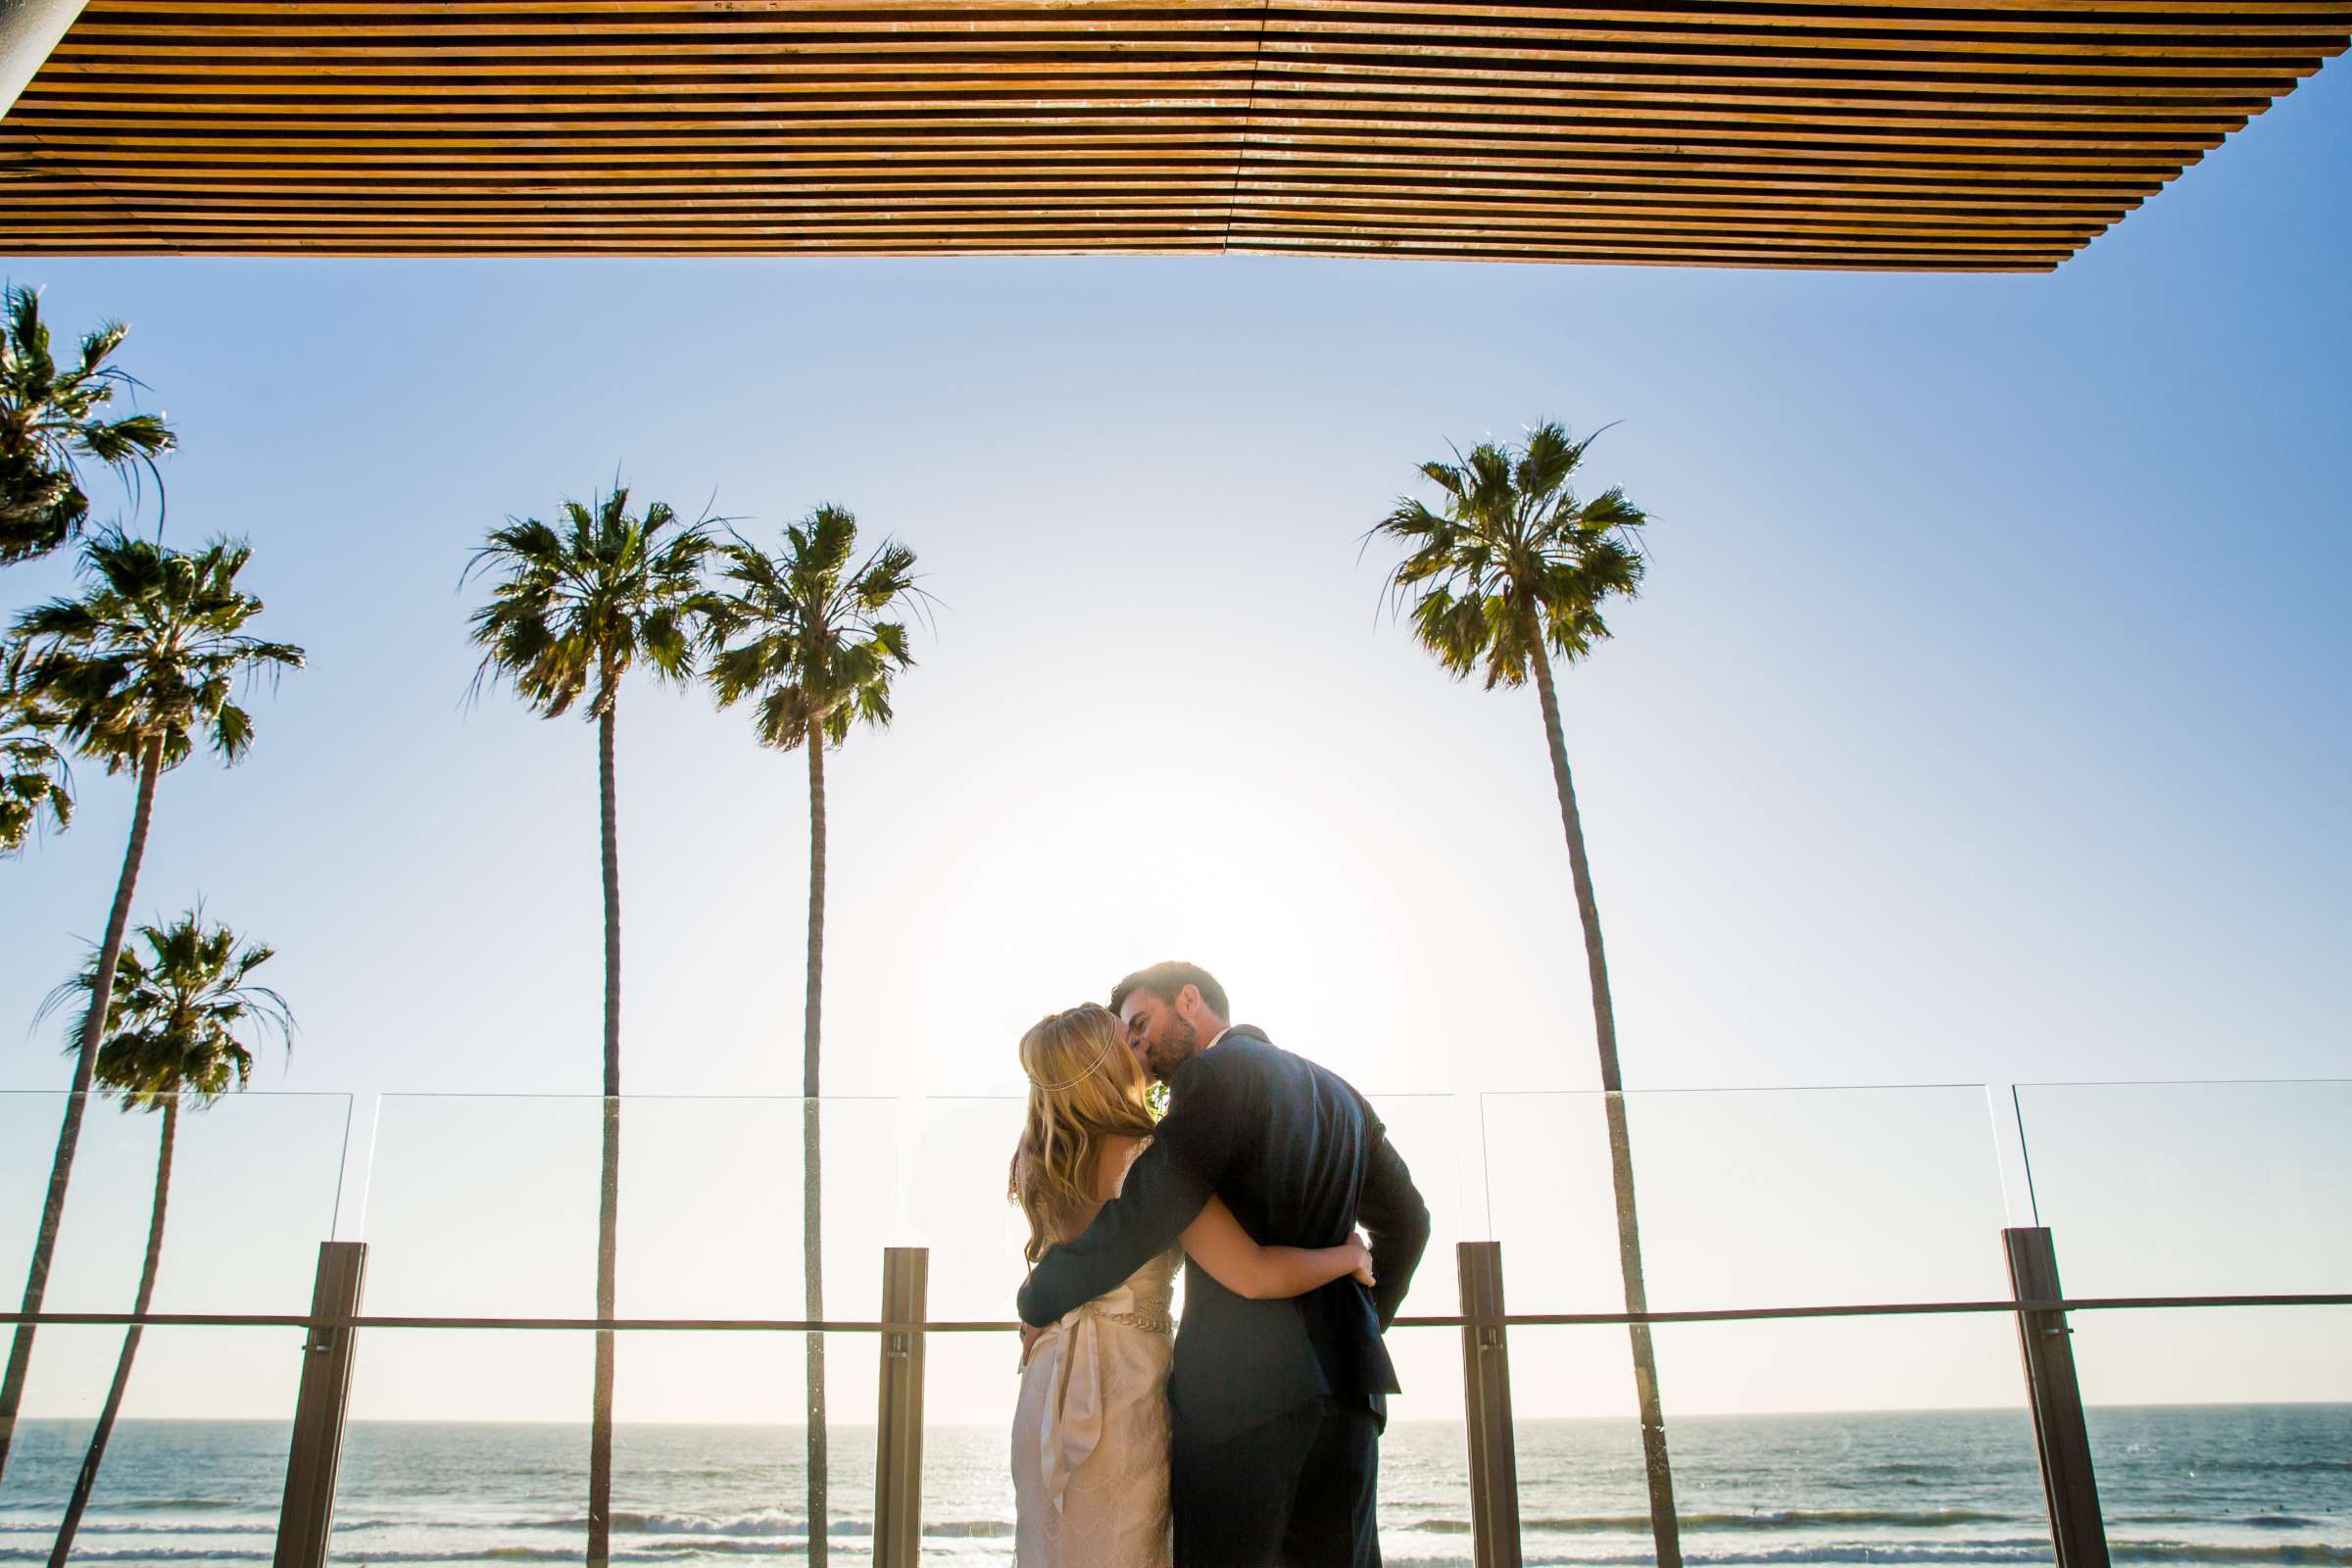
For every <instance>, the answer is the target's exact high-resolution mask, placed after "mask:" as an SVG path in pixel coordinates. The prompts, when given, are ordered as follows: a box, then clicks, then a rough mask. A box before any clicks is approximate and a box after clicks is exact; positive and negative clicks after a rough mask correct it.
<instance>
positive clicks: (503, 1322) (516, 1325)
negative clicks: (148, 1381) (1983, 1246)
mask: <svg viewBox="0 0 2352 1568" xmlns="http://www.w3.org/2000/svg"><path fill="white" fill-rule="evenodd" d="M2230 1306H2352V1293H2346V1292H2320V1293H2305V1294H2299V1295H2271V1296H2089V1297H2066V1298H2063V1299H2053V1300H2026V1301H2021V1300H2014V1299H2004V1300H1997V1301H1878V1302H1849V1303H1843V1304H1839V1305H1835V1306H1734V1307H1705V1308H1698V1309H1693V1310H1690V1311H1679V1312H1506V1313H1504V1314H1502V1315H1501V1316H1499V1317H1478V1316H1461V1315H1432V1316H1425V1317H1399V1318H1397V1320H1396V1322H1395V1323H1394V1324H1392V1325H1391V1326H1392V1327H1394V1328H1400V1329H1450V1328H1471V1327H1501V1328H1603V1327H1612V1326H1622V1325H1624V1324H1629V1323H1747V1322H1769V1321H1774V1320H1782V1319H1789V1318H1809V1317H1824V1318H1836V1317H1920V1316H1934V1315H1938V1314H1957V1313H1970V1312H2097V1311H2136V1310H2140V1309H2144V1308H2163V1307H2230ZM0 1323H31V1324H35V1325H38V1326H41V1327H48V1326H51V1325H55V1326H59V1327H71V1328H128V1327H132V1326H136V1327H140V1328H261V1329H526V1330H554V1331H559V1332H561V1331H573V1332H590V1331H612V1332H615V1333H634V1332H641V1331H657V1332H658V1331H663V1330H668V1331H673V1332H684V1333H697V1334H731V1333H779V1334H812V1333H813V1334H907V1333H920V1334H997V1333H1005V1334H1008V1333H1010V1332H1012V1331H1013V1330H1015V1329H1018V1328H1019V1327H1021V1325H1020V1324H1019V1323H1018V1322H1016V1321H1014V1320H1012V1319H1010V1318H1003V1319H997V1318H966V1319H942V1320H936V1321H935V1320H929V1319H926V1320H922V1321H918V1322H898V1321H894V1320H892V1319H887V1318H883V1319H865V1318H846V1319H835V1318H765V1317H720V1318H672V1317H613V1318H598V1317H446V1316H432V1317H385V1316H375V1315H371V1314H370V1315H359V1316H352V1317H312V1316H310V1315H308V1314H306V1313H301V1312H29V1313H28V1312H0Z"/></svg>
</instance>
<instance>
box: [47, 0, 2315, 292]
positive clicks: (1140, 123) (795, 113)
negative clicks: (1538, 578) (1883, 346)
mask: <svg viewBox="0 0 2352 1568" xmlns="http://www.w3.org/2000/svg"><path fill="white" fill-rule="evenodd" d="M2347 35H2352V0H2342V3H2334V4H2330V3H2325V0H2212V3H2209V4H2201V5H2191V4H2184V3H2179V0H2070V3H2062V4H2042V3H2039V0H1913V3H1909V4H1903V5H1888V4H1884V3H1879V0H1706V3H1691V4H1631V3H1617V4H1569V3H1561V0H1495V3H1479V0H1235V3H1231V4H1223V5H1212V4H1201V3H1199V0H858V3H854V4H851V3H842V4H814V3H809V0H447V3H442V4H431V3H424V0H181V3H177V4H161V3H154V0H91V4H90V6H89V8H88V10H87V11H86V12H85V13H84V15H83V16H82V18H81V20H80V21H79V22H78V23H77V24H76V25H75V26H74V27H73V30H72V31H71V32H70V33H69V34H68V36H67V38H66V40H65V41H64V43H63V44H62V45H61V46H60V47H59V49H58V51H57V53H56V55H55V56H54V57H53V58H52V59H51V61H50V62H49V64H48V66H47V67H46V68H45V69H44V70H43V71H42V72H41V73H40V74H39V75H38V76H37V77H36V78H35V79H34V80H33V82H32V83H31V85H30V86H29V87H28V88H27V90H26V91H25V95H24V96H23V98H22V99H21V100H20V101H19V103H18V104H17V106H16V108H15V109H14V110H13V111H12V112H11V114H10V115H9V116H8V118H7V119H6V121H5V122H0V248H6V249H13V250H15V251H18V252H20V253H23V254H25V255H52V254H134V255H138V254H169V253H207V254H255V255H319V256H334V255H397V256H421V255H452V256H456V255H466V256H472V255H610V254H622V253H629V252H653V253H666V254H676V255H707V254H828V255H842V254H852V255H936V254H941V253H953V252H973V253H990V254H1013V253H1027V252H1039V251H1084V252H1111V251H1155V250H1156V251H1180V252H1181V251H1201V252H1255V253H1264V254H1317V255H1330V256H1365V257H1373V256H1386V257H1408V258H1418V259H1432V260H1436V259H1450V260H1461V261H1497V262H1569V263H1573V262H1592V263H1607V264H1612V265H1669V266H1762V267H1822V268H1837V269H1848V270H1852V269H1869V270H1887V269H1907V270H1969V271H1978V270H2048V269H2049V268H2051V267H2054V266H2056V265H2058V264H2059V263H2060V262H2062V261H2064V260H2065V259H2066V258H2067V257H2068V256H2071V255H2073V254H2075V253H2076V252H2077V251H2079V250H2080V249H2081V248H2082V246H2083V245H2084V244H2087V243H2088V242H2089V241H2090V240H2091V239H2093V238H2095V237H2096V236H2097V235H2099V234H2100V233H2103V232H2104V231H2105V230H2106V229H2107V228H2108V227H2109V226H2110V225H2112V224H2113V223H2115V222H2118V221H2122V220H2123V218H2124V217H2125V216H2126V215H2127V214H2128V213H2129V212H2130V211H2131V209H2132V208H2133V207H2136V206H2137V205H2138V204H2139V203H2140V202H2141V201H2142V200H2144V199H2145V198H2146V197H2148V196H2150V195H2152V194H2154V193H2155V192H2157V191H2158V190H2160V189H2162V188H2163V186H2164V184H2165V183H2166V182H2168V181H2169V180H2171V179H2172V178H2174V177H2176V176H2177V175H2178V174H2179V173H2180V171H2181V170H2182V169H2183V168H2185V167H2186V166H2187V165H2189V164H2192V163H2194V162H2195V161H2196V160H2197V159H2198V158H2200V157H2201V156H2203V154H2204V153H2205V152H2207V151H2209V150H2211V149H2212V148H2214V147H2217V146H2219V145H2220V144H2221V142H2222V141H2223V140H2224V139H2225V138H2226V137H2228V136H2229V134H2230V133H2231V132H2233V131H2235V130H2237V129H2239V128H2241V127H2242V126H2243V125H2244V124H2245V123H2246V121H2247V120H2248V119H2249V118H2250V117H2251V116H2254V115H2257V114H2260V113H2261V112H2262V111H2263V110H2264V109H2265V108H2267V107H2268V106H2269V105H2270V104H2271V103H2272V102H2273V101H2275V100H2276V99H2277V98H2278V96H2279V95H2281V94H2283V93H2285V92H2288V91H2290V90H2292V88H2293V86H2294V85H2295V83H2296V82H2297V81H2299V80H2301V79H2302V78H2303V77H2305V76H2308V75H2309V74H2311V73H2313V72H2315V71H2317V70H2318V69H2320V67H2321V66H2322V64H2323V63H2324V62H2325V61H2326V60H2327V59H2329V58H2331V57H2332V56H2334V55H2336V54H2338V53H2340V52H2341V51H2342V50H2343V48H2344V47H2345V44H2346V41H2347Z"/></svg>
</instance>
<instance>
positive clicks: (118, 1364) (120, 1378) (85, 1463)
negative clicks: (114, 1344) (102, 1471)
mask: <svg viewBox="0 0 2352 1568" xmlns="http://www.w3.org/2000/svg"><path fill="white" fill-rule="evenodd" d="M178 1138H179V1095H178V1093H177V1092H176V1091H175V1092H173V1094H172V1098H170V1099H169V1100H167V1101H165V1102H164V1130H163V1135H162V1138H161V1140H160V1141H159V1142H158V1144H157V1145H156V1152H155V1202H154V1205H153V1206H152V1207H150V1208H149V1209H148V1211H147V1261H146V1263H145V1264H144V1265H143V1266H142V1267H141V1268H140V1270H139V1297H138V1299H137V1300H136V1301H135V1302H133V1303H132V1305H131V1308H130V1310H131V1313H132V1315H134V1316H142V1317H143V1316H145V1315H146V1312H147V1307H148V1305H149V1303H151V1302H152V1301H154V1299H155V1271H156V1268H157V1266H158V1265H160V1264H161V1263H162V1262H163V1260H164V1210H165V1208H166V1206H167V1205H168V1204H169V1203H170V1201H171V1198H172V1146H173V1145H174V1144H175V1143H177V1141H178ZM141 1333H142V1328H141V1325H139V1324H136V1323H133V1324H131V1325H130V1326H129V1327H128V1328H126V1329H124V1330H123V1353H122V1354H121V1355H119V1356H117V1357H116V1358H115V1381H114V1382H113V1384H111V1385H110V1386H109V1387H108V1389H107V1391H106V1407H105V1408H104V1409H102V1410H100V1411H99V1412H98V1426H97V1429H96V1430H95V1431H93V1432H92V1433H91V1434H90V1446H89V1448H88V1449H87V1451H85V1452H84V1453H83V1454H82V1456H81V1474H79V1475H77V1476H75V1477H74V1478H73V1497H72V1499H71V1500H70V1501H68V1502H67V1504H66V1517H65V1519H64V1521H63V1522H62V1523H60V1524H59V1525H58V1527H57V1544H55V1545H53V1546H51V1547H50V1548H49V1568H65V1563H66V1559H67V1558H68V1557H70V1556H72V1555H73V1535H74V1532H76V1531H77V1530H79V1529H80V1528H81V1515H82V1510H84V1509H85V1508H87V1507H89V1505H90V1491H91V1489H92V1488H94V1487H95V1486H97V1484H98V1467H99V1466H100V1465H101V1464H103V1463H105V1462H106V1441H107V1439H108V1438H110V1437H112V1436H114V1431H115V1417H116V1416H117V1415H118V1414H120V1413H121V1412H122V1409H123V1390H124V1389H126V1388H128V1387H129V1386H130V1363H131V1362H132V1361H134V1360H136V1359H138V1354H139V1336H140V1334H141Z"/></svg>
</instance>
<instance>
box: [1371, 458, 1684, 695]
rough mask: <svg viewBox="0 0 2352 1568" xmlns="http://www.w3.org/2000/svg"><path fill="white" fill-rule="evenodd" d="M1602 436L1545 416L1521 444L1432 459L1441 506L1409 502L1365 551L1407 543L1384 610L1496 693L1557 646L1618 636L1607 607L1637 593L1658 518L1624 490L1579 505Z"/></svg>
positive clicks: (1381, 524)
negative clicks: (1644, 536)
mask: <svg viewBox="0 0 2352 1568" xmlns="http://www.w3.org/2000/svg"><path fill="white" fill-rule="evenodd" d="M1602 428H1603V429H1606V428H1607V426H1603V427H1602ZM1598 434H1599V432H1598V431H1595V432H1593V435H1588V436H1586V437H1585V438H1584V439H1582V440H1581V441H1580V440H1578V439H1576V438H1574V437H1572V436H1570V435H1569V433H1568V431H1567V429H1566V427H1565V426H1563V425H1561V424H1558V423H1556V422H1545V423H1543V424H1538V425H1536V426H1534V427H1532V428H1531V429H1530V430H1529V431H1528V433H1527V436H1526V438H1525V439H1524V440H1523V441H1521V442H1520V443H1519V444H1517V445H1515V446H1504V445H1501V444H1498V443H1496V442H1493V441H1487V442H1481V443H1480V444H1479V445H1477V446H1475V447H1473V448H1471V450H1470V451H1469V452H1468V453H1467V454H1464V453H1462V452H1461V451H1459V450H1458V449H1456V450H1455V451H1454V453H1453V459H1454V461H1453V462H1451V463H1446V462H1441V461H1432V462H1428V463H1424V464H1421V465H1420V466H1419V472H1420V474H1421V475H1422V477H1423V478H1425V479H1426V480H1428V481H1429V482H1430V483H1431V484H1433V485H1435V486H1436V487H1437V489H1438V491H1439V494H1440V500H1439V503H1438V505H1437V506H1436V507H1435V508H1432V507H1431V506H1430V505H1428V504H1427V503H1425V502H1423V501H1421V500H1419V499H1418V498H1415V497H1411V496H1405V497H1399V498H1398V500H1397V504H1396V506H1395V507H1394V508H1393V509H1392V510H1391V511H1390V513H1389V515H1387V516H1386V517H1383V518H1382V519H1381V520H1380V521H1378V522H1376V523H1374V524H1373V526H1372V527H1371V529H1370V530H1369V531H1367V532H1366V534H1365V535H1364V538H1363V543H1362V546H1361V548H1359V551H1358V557H1359V559H1360V558H1361V556H1362V554H1363V553H1364V551H1365V550H1368V549H1369V547H1370V545H1371V544H1372V542H1373V541H1375V540H1379V541H1382V542H1385V543H1389V544H1394V545H1397V546H1399V547H1400V548H1401V551H1402V554H1401V555H1400V557H1399V558H1398V559H1397V561H1396V562H1395V564H1392V565H1391V566H1390V567H1389V569H1388V571H1387V572H1386V573H1385V575H1384V576H1383V578H1382V582H1381V597H1380V608H1381V609H1382V610H1383V611H1385V612H1386V613H1388V614H1389V615H1390V616H1392V617H1396V616H1398V615H1404V616H1406V617H1408V618H1409V619H1410V622H1411V625H1412V629H1413V636H1414V639H1415V640H1416V641H1417V642H1419V643H1420V644H1421V646H1422V647H1423V648H1425V649H1427V650H1428V651H1429V652H1430V653H1431V654H1432V655H1433V656H1434V657H1435V658H1436V659H1437V661H1438V662H1439V664H1440V665H1441V667H1443V668H1444V669H1445V670H1446V673H1447V674H1449V675H1451V676H1453V677H1454V678H1456V679H1466V678H1468V677H1469V676H1471V675H1473V674H1476V675H1479V676H1480V677H1481V679H1482V682H1483V684H1484V685H1485V686H1486V687H1488V688H1489V689H1490V690H1491V689H1493V688H1495V687H1497V686H1516V685H1519V684H1521V683H1522V682H1524V681H1526V680H1527V679H1529V678H1530V674H1531V671H1532V668H1533V663H1534V662H1535V661H1536V660H1537V659H1538V658H1539V657H1540V656H1541V655H1542V654H1543V653H1544V651H1545V650H1548V651H1549V652H1550V653H1551V654H1554V655H1556V656H1557V657H1559V658H1560V659H1562V660H1566V661H1573V660H1577V659H1582V658H1584V657H1586V656H1587V655H1588V654H1589V653H1590V652H1591V651H1592V649H1593V646H1594V645H1595V644H1596V643H1598V642H1599V641H1601V640H1602V639H1604V638H1606V637H1607V636H1608V627H1607V623H1606V620H1605V618H1604V616H1603V613H1602V610H1603V607H1604V606H1605V605H1606V603H1607V602H1608V601H1610V600H1612V599H1619V598H1632V597H1634V596H1635V595H1636V594H1637V593H1639V591H1640V588H1641V583H1642V572H1643V568H1644V557H1643V555H1642V550H1641V547H1640V544H1639V532H1638V531H1639V530H1640V529H1642V527H1643V526H1644V525H1645V524H1646V523H1647V521H1648V517H1647V515H1646V514H1644V513H1643V512H1642V510H1641V509H1640V508H1639V507H1636V506H1635V505H1634V504H1633V503H1632V502H1631V501H1629V500H1627V499H1626V496H1625V493H1624V492H1623V491H1622V490H1621V489H1611V490H1608V491H1605V492H1603V493H1602V494H1601V495H1600V496H1598V497H1596V498H1594V499H1593V500H1591V501H1582V502H1580V501H1579V500H1578V498H1577V496H1576V493H1575V490H1574V488H1573V482H1574V480H1575V477H1576V475H1577V472H1578V471H1579V469H1580V467H1581V466H1582V465H1583V463H1584V461H1585V456H1586V453H1587V451H1588V449H1589V448H1590V447H1591V446H1592V444H1593V440H1594V438H1595V437H1596V436H1597V435H1598Z"/></svg>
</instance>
